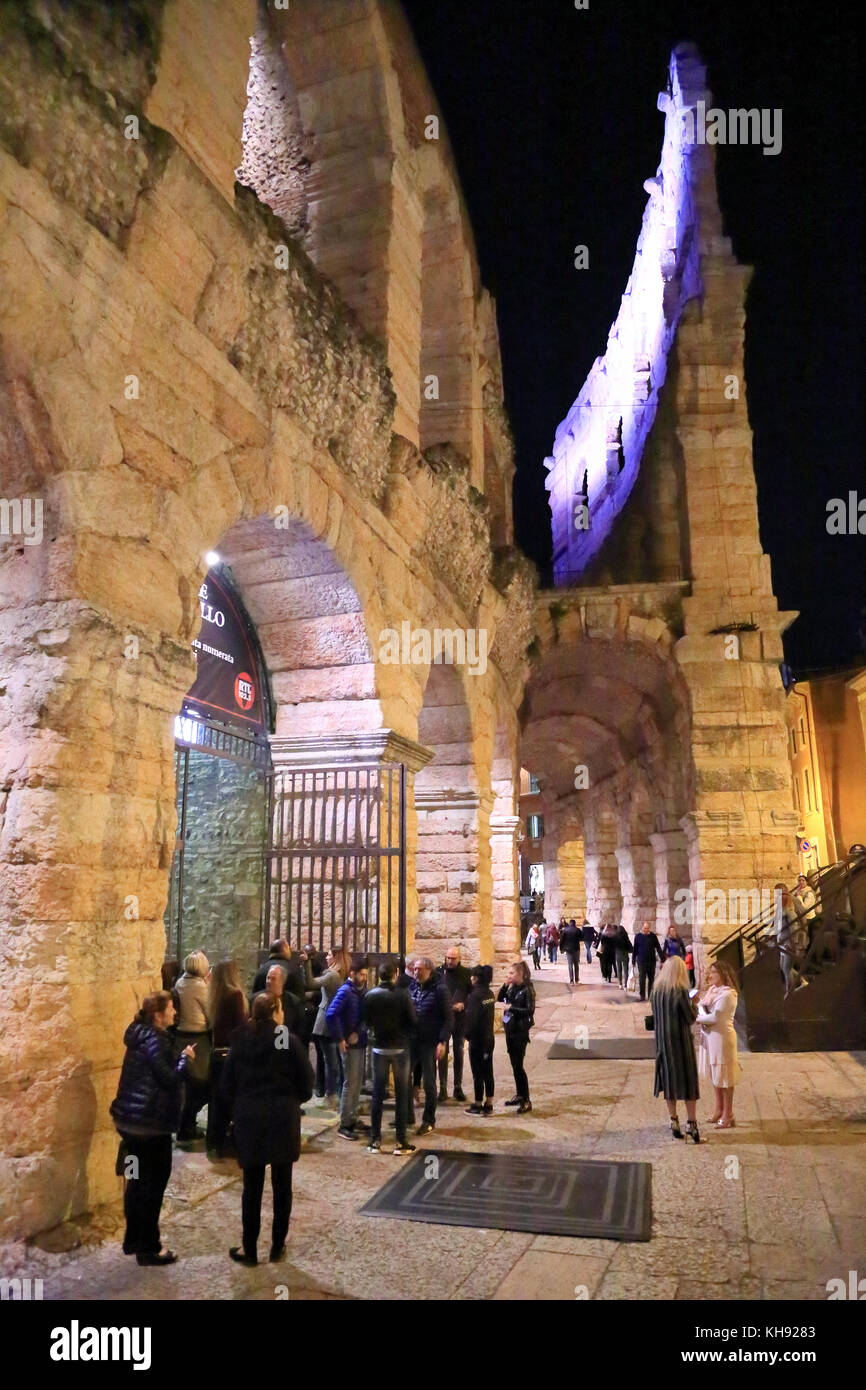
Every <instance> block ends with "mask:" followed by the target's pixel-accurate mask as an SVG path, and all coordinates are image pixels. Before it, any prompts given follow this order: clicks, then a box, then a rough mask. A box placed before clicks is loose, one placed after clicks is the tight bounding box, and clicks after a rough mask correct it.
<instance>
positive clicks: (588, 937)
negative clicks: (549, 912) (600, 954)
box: [571, 917, 595, 965]
mask: <svg viewBox="0 0 866 1390" xmlns="http://www.w3.org/2000/svg"><path fill="white" fill-rule="evenodd" d="M574 924H575V923H574V918H573V917H572V919H571V925H572V926H574ZM580 934H581V936H582V938H583V944H584V946H585V947H586V963H587V965H592V948H593V946H594V945H595V927H591V926H590V925H589V922H587V921H584V924H583V926H582V927H581V929H580Z"/></svg>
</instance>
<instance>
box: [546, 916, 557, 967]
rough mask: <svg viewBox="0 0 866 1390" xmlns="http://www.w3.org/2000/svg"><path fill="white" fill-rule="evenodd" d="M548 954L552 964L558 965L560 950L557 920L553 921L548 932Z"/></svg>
mask: <svg viewBox="0 0 866 1390" xmlns="http://www.w3.org/2000/svg"><path fill="white" fill-rule="evenodd" d="M546 938H547V954H548V957H549V958H550V963H551V965H556V955H557V952H558V950H559V927H558V926H557V925H556V923H555V922H551V923H550V926H549V927H548V928H547V932H546Z"/></svg>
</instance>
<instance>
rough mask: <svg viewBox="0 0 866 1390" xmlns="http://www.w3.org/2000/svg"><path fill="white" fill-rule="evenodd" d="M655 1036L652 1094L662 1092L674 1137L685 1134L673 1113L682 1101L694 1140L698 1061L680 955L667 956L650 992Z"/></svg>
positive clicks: (686, 978) (692, 1013) (694, 1015)
mask: <svg viewBox="0 0 866 1390" xmlns="http://www.w3.org/2000/svg"><path fill="white" fill-rule="evenodd" d="M650 1002H651V1004H652V1011H653V1025H654V1027H655V1038H656V1081H655V1095H659V1094H661V1095H663V1096H664V1098H665V1100H666V1101H667V1104H668V1114H669V1115H670V1117H671V1133H672V1134H673V1137H674V1138H675V1139H683V1138H685V1136H684V1134H683V1132H682V1130H681V1129H680V1122H679V1119H678V1117H677V1101H678V1100H684V1101H685V1103H686V1115H687V1117H688V1123H687V1125H686V1128H687V1130H688V1133H689V1134H690V1136H691V1138H692V1139H693V1140H694V1141H695V1143H696V1144H699V1143H700V1142H701V1137H700V1134H699V1133H698V1120H697V1101H698V1064H697V1060H696V1058H695V1044H694V1039H693V1038H692V1025H693V1024H694V1021H695V1019H696V1018H697V1013H698V1011H697V1009H696V1008H695V1005H694V1004H693V1003H692V1001H691V999H690V998H689V976H688V971H687V970H686V967H685V965H684V963H683V958H682V956H671V957H670V959H669V960H666V961H665V963H664V965H663V966H662V968H661V971H660V973H659V977H658V979H657V980H656V982H655V989H654V990H653V992H652V999H651V1001H650Z"/></svg>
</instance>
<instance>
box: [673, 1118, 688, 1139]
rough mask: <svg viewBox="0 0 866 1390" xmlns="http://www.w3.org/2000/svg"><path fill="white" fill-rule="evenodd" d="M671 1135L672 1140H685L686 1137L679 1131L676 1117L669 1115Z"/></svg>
mask: <svg viewBox="0 0 866 1390" xmlns="http://www.w3.org/2000/svg"><path fill="white" fill-rule="evenodd" d="M671 1134H672V1135H673V1137H674V1139H685V1137H686V1136H685V1135H684V1134H683V1132H682V1130H681V1129H680V1122H679V1118H678V1116H676V1115H671Z"/></svg>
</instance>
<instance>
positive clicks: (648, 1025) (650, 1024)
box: [643, 1014, 655, 1033]
mask: <svg viewBox="0 0 866 1390" xmlns="http://www.w3.org/2000/svg"><path fill="white" fill-rule="evenodd" d="M643 1026H644V1028H645V1029H646V1030H647V1032H648V1033H651V1032H652V1031H653V1029H654V1028H655V1019H654V1018H653V1016H652V1014H645V1015H644V1021H643Z"/></svg>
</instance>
